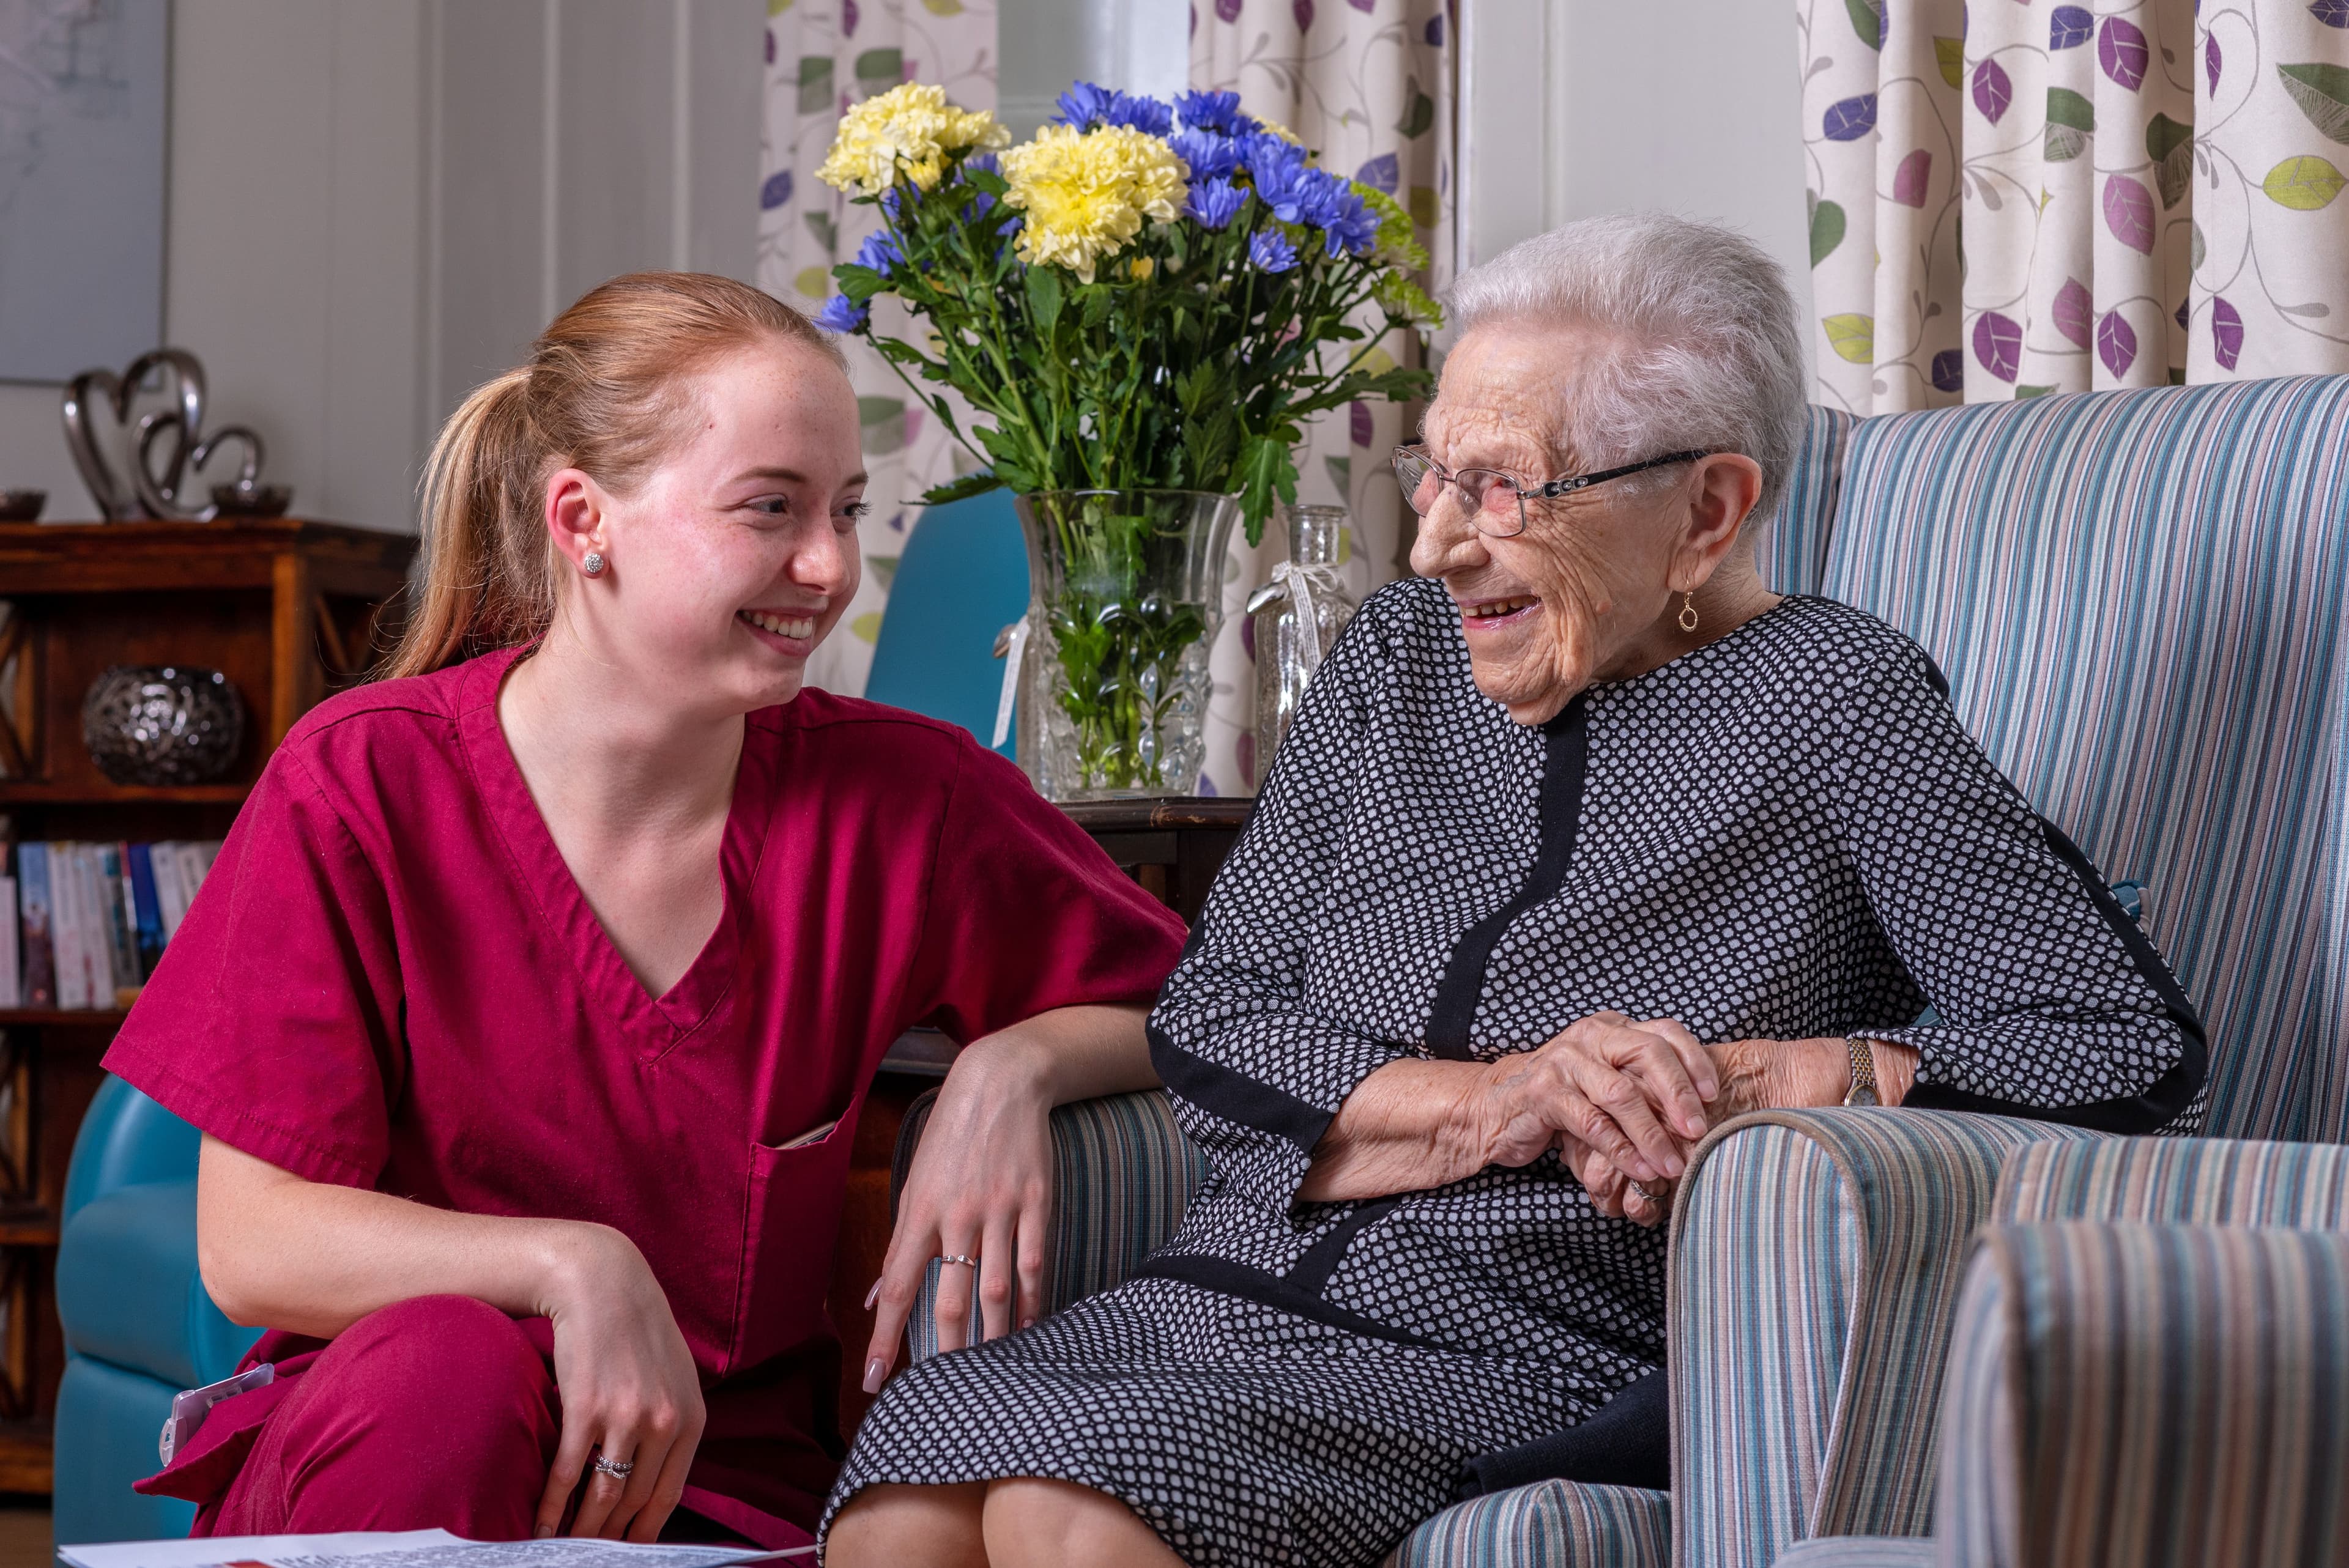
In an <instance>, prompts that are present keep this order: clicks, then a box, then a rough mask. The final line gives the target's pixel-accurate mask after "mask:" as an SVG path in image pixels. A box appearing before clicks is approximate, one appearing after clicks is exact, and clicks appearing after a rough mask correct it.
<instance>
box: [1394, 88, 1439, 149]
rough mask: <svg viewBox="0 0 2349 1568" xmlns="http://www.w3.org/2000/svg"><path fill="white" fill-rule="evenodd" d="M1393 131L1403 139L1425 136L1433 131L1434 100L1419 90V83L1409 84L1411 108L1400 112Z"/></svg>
mask: <svg viewBox="0 0 2349 1568" xmlns="http://www.w3.org/2000/svg"><path fill="white" fill-rule="evenodd" d="M1395 129H1397V130H1399V131H1401V132H1402V134H1403V135H1404V136H1405V137H1413V136H1425V135H1426V134H1427V133H1428V132H1429V131H1431V130H1433V129H1435V100H1434V99H1433V98H1430V97H1428V96H1427V95H1426V94H1425V93H1423V92H1422V91H1420V90H1419V83H1418V82H1417V81H1413V83H1412V84H1411V107H1410V108H1406V109H1404V110H1403V111H1402V119H1400V120H1398V121H1396V122H1395Z"/></svg>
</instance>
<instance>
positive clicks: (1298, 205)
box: [1240, 131, 1314, 223]
mask: <svg viewBox="0 0 2349 1568" xmlns="http://www.w3.org/2000/svg"><path fill="white" fill-rule="evenodd" d="M1240 148H1241V155H1242V157H1244V158H1245V159H1246V160H1247V171H1248V179H1249V180H1250V181H1253V182H1254V183H1255V185H1256V193H1257V195H1258V196H1261V197H1263V198H1264V204H1265V205H1266V206H1268V207H1269V208H1271V209H1272V210H1273V211H1274V212H1275V213H1276V214H1277V215H1278V217H1279V219H1280V221H1281V222H1284V223H1295V222H1300V221H1301V220H1300V219H1299V212H1300V211H1302V209H1303V202H1304V197H1305V190H1304V187H1305V185H1306V184H1307V180H1306V177H1307V176H1308V175H1310V174H1312V173H1313V172H1314V171H1313V170H1310V169H1308V168H1307V167H1306V166H1305V150H1304V149H1303V148H1301V147H1299V146H1298V145H1297V144H1296V143H1295V142H1293V141H1283V140H1282V139H1280V138H1278V137H1277V136H1274V135H1272V134H1271V133H1270V132H1268V131H1260V132H1258V133H1257V134H1256V135H1253V136H1249V137H1247V138H1244V139H1242V140H1241V143H1240Z"/></svg>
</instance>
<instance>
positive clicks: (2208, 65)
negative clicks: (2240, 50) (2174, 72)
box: [2202, 33, 2224, 98]
mask: <svg viewBox="0 0 2349 1568" xmlns="http://www.w3.org/2000/svg"><path fill="white" fill-rule="evenodd" d="M2223 58H2224V57H2223V56H2221V55H2220V52H2219V35H2218V34H2216V33H2213V34H2211V35H2210V36H2209V38H2207V39H2205V40H2204V41H2203V44H2202V69H2203V70H2204V72H2205V73H2207V74H2208V75H2209V77H2210V96H2211V97H2212V98H2216V97H2218V96H2219V66H2220V61H2221V60H2222V59H2223Z"/></svg>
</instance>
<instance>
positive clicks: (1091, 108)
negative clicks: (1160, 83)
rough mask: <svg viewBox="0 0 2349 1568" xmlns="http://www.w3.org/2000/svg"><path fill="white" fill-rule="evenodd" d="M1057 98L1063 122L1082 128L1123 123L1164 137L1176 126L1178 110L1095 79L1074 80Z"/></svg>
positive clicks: (1060, 117)
mask: <svg viewBox="0 0 2349 1568" xmlns="http://www.w3.org/2000/svg"><path fill="white" fill-rule="evenodd" d="M1057 101H1058V103H1059V105H1060V109H1061V112H1060V116H1059V119H1061V122H1062V123H1063V124H1067V125H1073V126H1075V127H1076V128H1077V129H1080V130H1084V129H1090V128H1091V127H1093V126H1096V125H1123V126H1130V127H1132V128H1133V129H1135V130H1139V131H1143V132H1145V133H1147V134H1149V135H1151V136H1164V135H1165V134H1166V133H1167V132H1168V131H1170V130H1173V129H1174V110H1173V109H1172V108H1168V107H1167V106H1166V105H1164V104H1163V103H1161V102H1159V101H1158V100H1157V99H1156V98H1143V97H1139V96H1137V95H1135V94H1133V93H1125V92H1119V91H1118V90H1116V89H1115V88H1104V87H1098V86H1096V85H1094V84H1093V83H1092V82H1071V83H1070V84H1069V90H1068V91H1067V92H1064V93H1062V94H1061V96H1060V98H1059V99H1058V100H1057Z"/></svg>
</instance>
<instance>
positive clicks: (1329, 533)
mask: <svg viewBox="0 0 2349 1568" xmlns="http://www.w3.org/2000/svg"><path fill="white" fill-rule="evenodd" d="M1348 521H1350V520H1349V519H1348V517H1347V515H1346V509H1345V508H1344V507H1342V506H1298V507H1291V508H1289V509H1288V562H1286V563H1285V564H1283V565H1282V566H1280V567H1279V568H1278V570H1277V571H1275V572H1274V573H1273V577H1272V581H1271V582H1269V583H1266V584H1265V585H1264V586H1263V587H1261V588H1259V589H1257V591H1256V592H1255V593H1252V594H1250V595H1249V596H1248V602H1247V613H1248V617H1249V626H1248V632H1249V635H1250V639H1251V640H1252V641H1253V643H1254V644H1255V646H1256V777H1257V784H1258V786H1259V787H1261V786H1262V784H1263V782H1264V780H1265V779H1268V778H1269V777H1270V776H1271V774H1272V754H1273V753H1274V752H1276V751H1278V750H1279V749H1280V742H1281V738H1283V737H1284V736H1286V735H1287V734H1288V726H1289V722H1290V720H1292V719H1294V718H1295V717H1297V704H1298V702H1299V699H1300V698H1302V697H1303V696H1304V695H1305V686H1306V683H1307V682H1309V681H1310V680H1311V679H1312V678H1313V672H1314V671H1315V670H1317V669H1319V668H1320V667H1321V661H1322V659H1324V658H1325V657H1327V656H1328V655H1329V652H1330V649H1331V648H1332V647H1334V646H1336V645H1337V642H1338V634H1339V633H1340V632H1342V631H1344V630H1345V629H1346V623H1347V622H1348V621H1350V620H1352V619H1353V618H1354V612H1355V611H1356V610H1358V609H1360V608H1361V605H1360V604H1358V603H1356V602H1355V600H1354V596H1353V594H1352V593H1350V592H1349V591H1348V590H1347V587H1346V580H1345V579H1344V578H1343V577H1342V576H1340V574H1339V571H1338V564H1339V562H1340V559H1341V558H1342V556H1343V554H1344V549H1345V540H1346V528H1347V524H1348Z"/></svg>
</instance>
